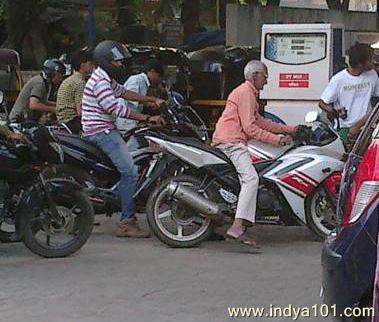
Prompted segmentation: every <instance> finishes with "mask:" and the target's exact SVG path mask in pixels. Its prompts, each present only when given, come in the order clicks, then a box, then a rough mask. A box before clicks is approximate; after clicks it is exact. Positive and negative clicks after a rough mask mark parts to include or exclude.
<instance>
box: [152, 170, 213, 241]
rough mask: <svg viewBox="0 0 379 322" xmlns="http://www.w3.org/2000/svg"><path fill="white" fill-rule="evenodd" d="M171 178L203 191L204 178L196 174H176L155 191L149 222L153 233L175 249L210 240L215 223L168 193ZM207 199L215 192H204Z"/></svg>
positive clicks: (153, 192) (202, 192)
mask: <svg viewBox="0 0 379 322" xmlns="http://www.w3.org/2000/svg"><path fill="white" fill-rule="evenodd" d="M171 181H176V182H180V183H181V184H184V185H186V186H188V187H191V188H193V189H194V190H195V191H198V192H199V188H200V186H201V180H199V179H197V178H194V177H192V176H187V175H182V176H178V177H175V176H172V177H169V178H167V179H166V180H164V181H163V182H162V183H161V184H160V185H158V186H157V187H156V188H155V189H154V190H153V191H152V193H151V195H150V197H149V199H148V201H147V205H146V213H147V221H148V224H149V227H150V229H151V231H152V233H153V234H154V235H155V236H156V237H157V238H158V239H159V240H160V241H161V242H163V243H165V244H166V245H168V246H170V247H174V248H188V247H194V246H197V245H199V244H200V243H201V242H203V241H205V240H207V239H209V236H210V235H211V233H212V231H213V229H214V224H213V222H212V220H211V219H210V218H209V217H206V216H204V215H202V214H200V213H198V212H197V211H195V210H193V209H192V208H191V207H189V206H188V205H186V204H184V203H181V202H180V201H178V200H175V199H174V198H172V197H171V196H169V195H168V193H167V188H168V186H169V184H170V183H171ZM199 193H201V194H202V195H203V196H204V197H206V198H211V195H212V194H211V192H210V191H207V192H204V191H201V192H199Z"/></svg>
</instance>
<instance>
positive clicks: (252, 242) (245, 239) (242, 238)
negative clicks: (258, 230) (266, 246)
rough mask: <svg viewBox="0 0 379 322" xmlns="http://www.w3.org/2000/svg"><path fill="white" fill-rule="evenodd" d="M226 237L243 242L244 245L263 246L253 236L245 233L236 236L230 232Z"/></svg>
mask: <svg viewBox="0 0 379 322" xmlns="http://www.w3.org/2000/svg"><path fill="white" fill-rule="evenodd" d="M225 236H226V239H228V240H232V241H236V242H238V243H241V244H243V245H246V246H249V247H252V248H255V249H260V248H261V246H260V245H259V244H258V243H257V242H256V241H255V240H254V239H252V238H249V237H247V236H246V234H245V233H242V234H241V235H239V236H238V237H234V236H232V235H229V234H228V233H226V234H225Z"/></svg>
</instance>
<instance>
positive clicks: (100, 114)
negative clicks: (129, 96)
mask: <svg viewBox="0 0 379 322" xmlns="http://www.w3.org/2000/svg"><path fill="white" fill-rule="evenodd" d="M125 91H126V90H125V88H124V87H123V86H121V85H120V84H118V83H117V82H116V81H115V80H114V79H111V78H110V77H109V76H108V74H107V73H106V72H105V70H103V69H102V68H101V67H97V68H96V69H95V71H94V72H93V73H92V75H91V77H90V79H89V80H88V81H87V84H86V86H85V88H84V93H83V100H82V126H83V136H88V135H94V134H97V133H100V132H104V131H106V130H113V129H115V128H116V126H115V125H114V121H115V118H116V117H123V118H128V117H129V114H130V110H129V108H128V107H127V106H126V105H125V103H124V102H120V101H121V100H117V98H118V97H121V96H122V95H123V94H124V93H125Z"/></svg>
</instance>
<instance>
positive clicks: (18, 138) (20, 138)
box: [7, 132, 31, 145]
mask: <svg viewBox="0 0 379 322" xmlns="http://www.w3.org/2000/svg"><path fill="white" fill-rule="evenodd" d="M7 140H9V141H12V142H22V143H25V144H28V145H29V144H31V142H30V141H29V139H28V138H27V137H26V136H25V135H23V134H21V133H14V132H10V133H9V134H8V135H7Z"/></svg>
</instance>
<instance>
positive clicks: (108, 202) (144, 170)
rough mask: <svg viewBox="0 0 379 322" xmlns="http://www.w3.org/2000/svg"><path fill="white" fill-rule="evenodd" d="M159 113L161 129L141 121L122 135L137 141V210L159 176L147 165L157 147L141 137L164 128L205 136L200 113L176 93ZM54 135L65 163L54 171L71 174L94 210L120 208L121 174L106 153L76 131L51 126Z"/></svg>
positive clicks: (178, 133)
mask: <svg viewBox="0 0 379 322" xmlns="http://www.w3.org/2000/svg"><path fill="white" fill-rule="evenodd" d="M162 116H163V118H164V119H165V120H166V123H167V125H166V126H165V128H164V129H162V128H159V127H155V126H151V125H148V124H142V125H140V126H139V127H137V128H135V129H133V130H131V131H128V132H127V133H126V134H125V135H124V139H125V141H128V139H129V138H130V137H131V136H132V135H133V136H134V137H135V138H136V139H137V142H138V143H139V148H138V149H137V150H136V151H134V152H132V156H133V159H134V162H135V164H136V165H137V167H138V171H139V176H138V181H137V189H136V192H135V194H134V197H135V198H136V200H137V207H138V211H143V210H144V206H145V204H146V200H147V198H148V196H149V191H150V190H151V185H152V183H156V182H158V181H159V179H162V178H156V177H152V176H151V175H150V169H152V168H153V167H155V165H156V162H157V160H158V158H157V157H156V155H157V153H158V152H159V151H157V150H156V147H155V146H154V145H150V144H149V143H148V141H146V140H145V139H144V137H145V136H146V135H149V134H150V133H152V132H153V133H155V132H157V131H164V132H166V133H169V134H170V135H174V136H183V137H194V138H196V139H197V140H201V141H204V142H205V141H207V140H208V132H207V128H206V126H205V124H204V122H203V121H202V119H201V118H200V116H199V115H198V114H197V113H196V112H195V111H194V110H193V109H192V108H191V107H190V106H186V105H183V104H182V103H181V101H180V99H178V96H176V95H171V99H170V100H168V101H167V102H166V104H165V106H164V107H163V108H162ZM53 136H54V137H55V139H56V143H57V144H58V145H59V146H60V148H61V150H62V152H63V154H62V157H63V160H64V164H60V165H56V166H55V170H56V171H57V172H56V175H57V176H59V177H63V178H73V179H74V180H75V181H77V182H78V183H80V184H81V185H82V186H83V187H84V188H85V191H86V192H87V194H88V196H89V199H90V200H91V202H92V204H93V207H94V210H95V213H96V214H107V215H108V216H111V215H112V214H113V213H115V212H119V211H120V210H121V203H120V198H119V194H118V191H117V187H118V182H119V179H120V174H119V172H118V171H117V169H116V167H115V166H114V165H113V163H112V161H111V160H110V159H109V158H108V156H107V155H105V154H104V153H103V152H102V151H101V150H99V149H98V148H97V147H96V146H95V145H93V144H91V143H89V142H88V141H85V140H84V139H82V138H81V137H80V136H78V135H75V134H70V133H63V132H62V131H57V130H54V129H53ZM46 158H50V157H49V156H46ZM157 166H158V167H161V168H162V169H164V167H166V166H167V164H164V163H161V164H159V165H157ZM167 170H168V169H167ZM162 172H163V171H162ZM168 173H169V171H166V174H168ZM160 176H161V175H160ZM161 177H162V176H161ZM137 196H138V198H137Z"/></svg>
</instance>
